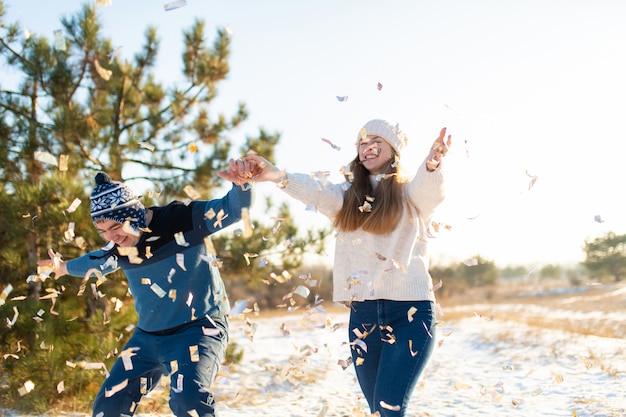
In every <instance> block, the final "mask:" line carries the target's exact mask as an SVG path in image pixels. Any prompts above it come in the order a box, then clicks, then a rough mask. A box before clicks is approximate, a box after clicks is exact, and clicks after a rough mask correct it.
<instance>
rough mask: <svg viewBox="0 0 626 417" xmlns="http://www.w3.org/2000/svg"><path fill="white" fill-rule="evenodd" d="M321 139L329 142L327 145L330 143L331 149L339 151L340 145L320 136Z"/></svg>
mask: <svg viewBox="0 0 626 417" xmlns="http://www.w3.org/2000/svg"><path fill="white" fill-rule="evenodd" d="M322 141H324V142H326V143H328V144H329V145H330V146H331V147H332V148H333V149H335V150H337V151H340V150H341V147H340V146H337V145H335V144H334V143H332V142H331V141H330V140H329V139H326V138H322Z"/></svg>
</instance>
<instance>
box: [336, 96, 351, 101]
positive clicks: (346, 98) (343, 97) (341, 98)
mask: <svg viewBox="0 0 626 417" xmlns="http://www.w3.org/2000/svg"><path fill="white" fill-rule="evenodd" d="M337 100H339V101H341V102H343V101H348V96H337Z"/></svg>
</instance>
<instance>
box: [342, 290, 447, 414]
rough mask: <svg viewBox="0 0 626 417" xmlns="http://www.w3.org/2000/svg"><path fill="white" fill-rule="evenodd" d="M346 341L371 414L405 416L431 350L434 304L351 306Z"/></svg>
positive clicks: (373, 302)
mask: <svg viewBox="0 0 626 417" xmlns="http://www.w3.org/2000/svg"><path fill="white" fill-rule="evenodd" d="M349 338H350V343H351V346H352V349H351V351H352V360H353V362H354V366H355V370H356V375H357V378H358V380H359V384H360V385H361V390H362V391H363V394H364V395H365V398H366V400H367V402H368V404H369V406H370V411H371V412H372V414H373V413H375V412H376V411H378V412H379V413H380V415H381V417H386V416H394V417H398V416H404V415H405V413H406V408H407V405H408V403H409V399H410V398H411V394H412V393H413V389H414V388H415V385H416V384H417V380H418V379H419V376H420V375H421V374H422V372H423V371H424V368H425V367H426V363H427V362H428V359H429V358H430V356H431V354H432V352H433V349H434V347H435V312H434V305H433V303H432V302H431V301H391V300H366V301H360V302H353V303H352V305H351V312H350V325H349Z"/></svg>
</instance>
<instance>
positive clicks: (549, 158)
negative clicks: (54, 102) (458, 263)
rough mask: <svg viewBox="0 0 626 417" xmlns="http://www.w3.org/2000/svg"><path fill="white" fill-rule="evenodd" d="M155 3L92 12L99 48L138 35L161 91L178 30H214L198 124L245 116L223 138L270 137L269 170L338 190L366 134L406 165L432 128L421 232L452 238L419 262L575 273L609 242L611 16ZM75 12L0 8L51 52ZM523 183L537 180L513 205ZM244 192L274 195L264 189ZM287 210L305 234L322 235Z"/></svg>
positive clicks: (617, 1) (464, 6)
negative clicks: (221, 66) (439, 139)
mask: <svg viewBox="0 0 626 417" xmlns="http://www.w3.org/2000/svg"><path fill="white" fill-rule="evenodd" d="M165 3H166V2H165V1H162V2H159V1H154V0H152V1H147V0H145V1H122V0H112V5H111V6H109V7H100V11H101V17H102V21H103V26H104V31H105V34H107V35H108V36H110V37H111V38H112V40H113V42H114V43H115V44H116V45H119V46H121V47H122V48H121V50H120V51H121V52H120V54H121V56H122V57H124V58H127V59H128V58H131V57H132V55H133V54H134V53H135V52H136V51H137V50H138V49H139V46H140V45H141V43H142V42H143V33H144V31H145V28H146V27H147V26H148V25H149V24H155V25H156V26H157V27H158V31H159V35H160V38H161V41H162V44H161V49H160V55H159V56H160V58H159V67H158V74H157V75H158V77H159V78H161V79H162V80H164V81H165V80H166V81H167V82H168V83H170V82H173V81H176V80H177V79H180V73H181V68H182V66H181V63H180V54H181V48H182V29H183V28H188V27H190V26H191V24H192V23H193V21H194V19H196V18H201V19H204V20H205V21H206V24H207V28H208V30H207V36H208V37H209V41H210V42H212V41H213V39H214V35H215V29H216V28H217V27H228V28H230V30H231V31H232V33H233V42H232V55H231V60H230V66H231V72H230V75H229V79H228V81H226V82H225V83H223V84H222V85H221V86H220V87H219V98H218V99H217V100H216V105H215V106H214V108H213V109H212V111H213V114H214V115H215V114H217V113H218V112H224V113H226V114H232V113H233V112H234V111H235V109H236V105H237V103H238V102H240V101H243V102H245V103H246V104H247V106H248V110H249V112H250V118H249V120H248V121H247V122H246V123H245V125H244V126H243V127H241V128H239V129H237V130H236V131H234V132H232V134H231V138H232V140H233V141H234V142H235V143H236V144H241V143H243V141H244V138H245V136H251V135H255V134H256V133H257V132H258V129H259V127H263V128H265V129H266V130H268V131H270V132H280V133H281V134H282V140H281V143H280V145H279V148H278V150H277V165H278V166H280V167H281V168H284V169H287V170H288V171H292V172H312V171H330V172H331V173H332V174H333V175H332V177H331V179H332V180H333V181H340V180H341V176H340V175H339V174H338V170H339V168H340V167H341V166H342V165H345V164H346V163H347V162H349V161H350V160H351V159H352V158H353V157H354V155H355V150H354V147H353V144H354V142H355V139H356V135H357V132H358V131H359V129H360V128H361V126H362V125H363V124H364V123H365V122H366V121H368V120H369V119H372V118H387V119H389V120H391V121H393V122H399V123H400V126H401V127H402V128H403V129H404V130H405V131H406V132H407V133H408V135H409V141H410V147H409V150H408V151H407V152H405V154H404V160H405V163H407V164H409V165H410V166H412V167H415V166H416V164H417V163H419V162H421V161H422V160H423V158H424V157H425V155H426V152H427V150H428V148H429V146H430V144H431V143H432V141H433V140H434V138H435V137H436V136H437V134H438V132H439V130H440V128H441V127H443V126H446V127H448V131H449V133H450V134H452V136H453V141H454V144H453V148H452V151H451V154H450V155H449V156H448V159H449V161H448V166H449V167H450V169H451V170H452V180H451V184H450V187H449V199H448V201H447V204H446V206H445V207H443V208H442V210H441V212H440V213H439V215H438V218H437V219H438V220H439V221H440V222H442V223H444V224H448V225H450V226H452V229H451V231H449V232H448V231H444V232H440V234H439V237H438V238H436V239H435V240H433V241H432V244H431V255H432V257H433V259H434V261H435V262H438V261H440V262H442V263H446V262H448V261H454V260H463V259H465V258H468V257H472V256H474V255H477V254H479V255H481V256H482V257H484V258H486V259H490V260H493V261H495V262H496V263H497V264H498V265H500V266H504V265H507V264H511V265H519V264H525V265H531V266H532V265H541V264H546V263H552V264H571V263H575V262H579V261H582V260H584V253H583V252H582V250H581V247H582V245H583V243H584V240H585V239H589V238H593V237H596V236H599V235H601V234H603V233H605V232H606V231H609V230H612V231H614V232H616V233H620V234H622V233H626V218H625V216H624V215H623V213H624V212H626V199H625V198H624V196H623V192H622V189H621V187H620V185H621V180H623V178H625V174H626V168H625V166H626V164H624V149H626V147H625V146H624V139H625V129H624V122H623V120H624V118H625V116H626V24H624V22H625V21H626V2H624V1H623V0H613V1H611V0H594V1H591V0H526V1H523V2H521V1H512V0H510V1H506V0H491V1H489V0H477V1H472V2H469V1H465V0H443V1H422V0H406V1H386V2H381V1H372V0H365V1H364V0H344V1H341V2H338V1H331V0H316V1H292V0H283V1H276V0H274V1H272V0H268V1H262V2H261V1H254V0H240V1H225V0H222V1H216V0H188V4H187V6H185V7H182V8H180V9H176V10H172V11H167V12H166V11H164V8H163V4H165ZM81 4H82V2H81V1H79V0H57V1H54V2H49V1H46V2H43V1H41V0H12V1H11V0H8V1H5V5H6V8H7V14H8V16H7V20H8V21H9V22H12V21H15V20H18V21H19V22H21V23H22V24H23V27H24V28H26V29H28V30H29V31H30V32H35V33H37V34H39V35H45V36H48V37H49V38H50V39H52V38H53V33H52V32H53V30H54V29H57V28H60V24H59V17H60V16H62V15H67V14H72V13H74V12H75V11H77V10H78V9H79V7H80V5H81ZM379 82H380V83H381V84H382V85H383V88H382V89H381V90H380V91H379V90H378V89H377V88H376V85H377V83H379ZM337 96H348V100H347V101H344V102H340V101H338V100H337V98H336V97H337ZM322 137H323V138H327V139H329V140H331V141H332V142H333V143H335V144H336V145H338V146H341V151H337V150H334V149H332V148H331V147H330V146H329V145H328V144H326V143H324V142H323V141H321V138H322ZM466 141H467V145H466V143H465V142H466ZM466 150H467V153H469V158H468V157H467V156H466V154H467V153H466ZM233 156H234V155H233ZM527 170H528V171H529V172H530V173H531V174H533V175H537V176H538V179H537V180H536V182H535V185H534V186H533V187H532V189H530V190H529V189H528V188H529V183H530V177H528V176H527V175H526V171H527ZM257 190H258V192H259V194H261V195H265V193H272V195H274V196H277V197H279V196H281V194H280V193H279V191H277V190H275V188H274V185H273V184H271V185H270V184H261V185H259V186H258V187H257ZM258 201H259V203H260V204H259V206H261V205H262V202H263V199H262V198H258ZM293 207H294V212H295V213H294V214H296V215H297V216H299V218H301V221H302V222H303V224H305V225H313V226H314V225H328V224H329V223H328V222H327V221H326V219H325V217H323V216H322V215H320V214H315V213H310V212H305V211H304V206H302V205H300V204H299V203H295V204H294V206H293ZM260 215H261V214H260V213H259V216H260ZM595 215H601V216H602V217H603V218H604V219H606V221H605V222H604V223H598V222H595V221H594V216H595Z"/></svg>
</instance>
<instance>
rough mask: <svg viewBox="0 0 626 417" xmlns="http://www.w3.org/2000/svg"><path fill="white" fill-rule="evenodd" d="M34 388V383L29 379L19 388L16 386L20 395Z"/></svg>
mask: <svg viewBox="0 0 626 417" xmlns="http://www.w3.org/2000/svg"><path fill="white" fill-rule="evenodd" d="M34 389H35V383H34V382H33V381H31V380H30V379H29V380H28V381H26V382H24V384H23V385H22V386H21V387H20V388H18V390H17V392H18V393H19V394H20V396H21V397H23V396H24V395H26V394H28V393H29V392H31V391H32V390H34Z"/></svg>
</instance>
